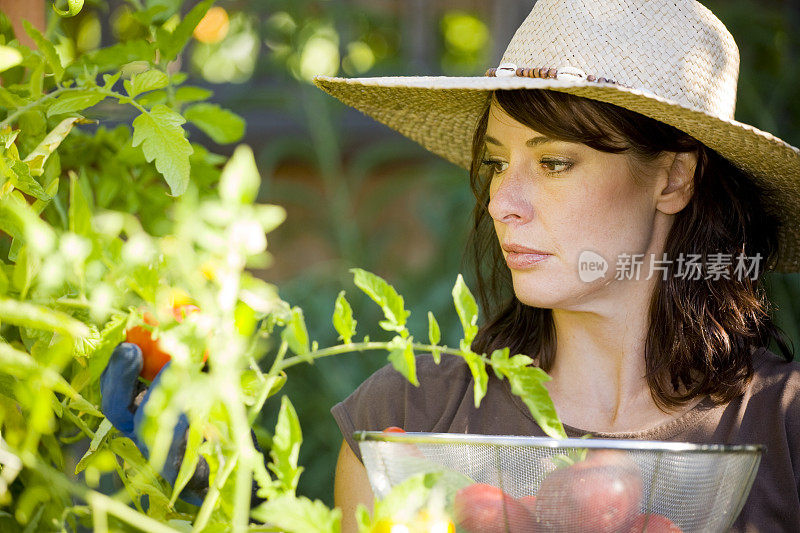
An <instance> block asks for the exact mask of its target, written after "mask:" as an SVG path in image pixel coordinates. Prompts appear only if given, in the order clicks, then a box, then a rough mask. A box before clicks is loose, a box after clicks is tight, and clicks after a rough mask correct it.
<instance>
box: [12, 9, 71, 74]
mask: <svg viewBox="0 0 800 533" xmlns="http://www.w3.org/2000/svg"><path fill="white" fill-rule="evenodd" d="M22 26H23V27H24V28H25V32H26V33H27V34H28V35H29V36H30V37H31V39H33V42H35V43H36V46H37V48H39V51H40V52H42V54H44V57H45V59H46V60H47V64H48V65H50V69H51V70H52V71H53V76H54V77H55V80H56V83H61V78H63V77H64V67H63V66H62V65H61V58H60V57H59V55H58V52H56V47H55V45H53V43H52V42H50V41H48V40H47V39H46V38H45V36H44V35H42V33H41V32H40V31H39V30H38V29H36V28H35V27H34V26H33V25H32V24H31V23H30V22H28V21H27V20H23V21H22Z"/></svg>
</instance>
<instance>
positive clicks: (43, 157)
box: [23, 117, 79, 176]
mask: <svg viewBox="0 0 800 533" xmlns="http://www.w3.org/2000/svg"><path fill="white" fill-rule="evenodd" d="M78 119H79V117H70V118H65V119H64V120H62V121H61V122H59V123H58V124H57V125H56V127H55V128H53V129H52V130H50V132H49V133H48V134H47V135H46V136H45V138H44V139H42V140H41V142H40V143H39V144H38V145H37V146H36V148H34V149H33V150H31V152H30V153H29V154H28V155H27V156H26V157H25V159H23V161H25V163H27V164H28V166H29V167H30V169H31V175H33V176H41V175H42V173H43V172H44V164H45V162H46V161H47V158H48V157H50V154H52V153H53V151H55V149H56V148H58V146H59V145H60V144H61V141H63V140H64V139H65V138H66V137H67V135H69V132H70V131H72V127H73V126H74V125H75V121H77V120H78Z"/></svg>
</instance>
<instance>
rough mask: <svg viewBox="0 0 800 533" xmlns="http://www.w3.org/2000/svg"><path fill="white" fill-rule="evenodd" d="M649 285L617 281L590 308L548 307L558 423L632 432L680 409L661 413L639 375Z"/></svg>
mask: <svg viewBox="0 0 800 533" xmlns="http://www.w3.org/2000/svg"><path fill="white" fill-rule="evenodd" d="M653 283H654V280H649V281H648V280H640V281H628V282H625V283H619V284H616V285H617V287H616V288H617V289H618V290H616V291H613V292H612V291H609V293H608V294H607V295H606V296H605V297H604V298H598V299H595V300H593V302H592V306H591V308H580V309H554V310H553V322H554V326H555V332H556V338H557V343H556V345H557V348H556V357H555V360H554V364H553V367H552V368H551V370H550V372H549V373H550V375H551V377H552V378H553V380H552V381H551V382H549V383H548V384H547V388H548V390H549V391H550V395H551V397H553V401H554V402H555V404H556V409H557V410H558V412H559V415H560V416H561V418H562V420H563V421H564V423H566V424H568V425H571V426H574V427H579V428H582V429H587V430H590V431H591V430H593V431H603V432H615V431H636V430H641V429H648V428H650V427H654V426H656V425H658V424H660V423H663V422H664V421H665V420H668V419H669V418H673V417H675V416H677V415H678V414H680V412H683V411H684V409H681V410H679V412H673V413H664V412H663V411H661V410H660V409H659V407H658V406H657V405H656V403H655V402H654V400H653V398H652V396H651V394H650V388H649V386H648V384H647V380H646V379H645V373H646V367H645V359H644V346H645V342H646V339H647V332H648V327H649V313H648V309H649V305H650V295H651V294H652V290H653V288H654V287H653V286H652V284H653ZM615 292H616V293H617V294H614V293H615Z"/></svg>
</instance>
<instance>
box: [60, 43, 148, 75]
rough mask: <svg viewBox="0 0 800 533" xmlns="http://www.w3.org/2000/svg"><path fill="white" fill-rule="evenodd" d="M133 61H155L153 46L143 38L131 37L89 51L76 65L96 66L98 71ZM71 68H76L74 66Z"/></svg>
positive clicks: (116, 67)
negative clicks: (121, 41) (127, 39)
mask: <svg viewBox="0 0 800 533" xmlns="http://www.w3.org/2000/svg"><path fill="white" fill-rule="evenodd" d="M133 61H148V62H152V61H155V47H154V46H153V44H152V43H150V42H149V41H146V40H145V39H132V40H129V41H125V42H123V43H117V44H115V45H112V46H108V47H106V48H101V49H99V50H95V51H93V52H90V53H89V54H87V55H86V56H84V58H83V60H82V62H79V63H78V64H77V65H76V66H77V67H81V66H86V67H87V68H88V67H94V68H97V70H98V72H108V71H109V70H114V71H118V70H120V68H122V66H123V65H125V64H127V63H131V62H133ZM71 70H76V68H75V67H73V69H71Z"/></svg>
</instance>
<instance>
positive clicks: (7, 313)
mask: <svg viewBox="0 0 800 533" xmlns="http://www.w3.org/2000/svg"><path fill="white" fill-rule="evenodd" d="M0 322H5V323H8V324H14V325H15V326H22V327H26V328H33V329H39V330H42V331H55V332H57V333H62V334H64V335H69V336H71V337H85V336H88V335H90V334H91V332H90V331H89V328H88V327H86V324H84V323H83V322H80V321H78V320H75V319H74V318H72V317H71V316H69V315H68V314H66V313H62V312H61V311H55V310H53V309H50V308H48V307H45V306H43V305H35V304H32V303H28V302H22V301H19V300H12V299H10V298H0Z"/></svg>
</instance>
